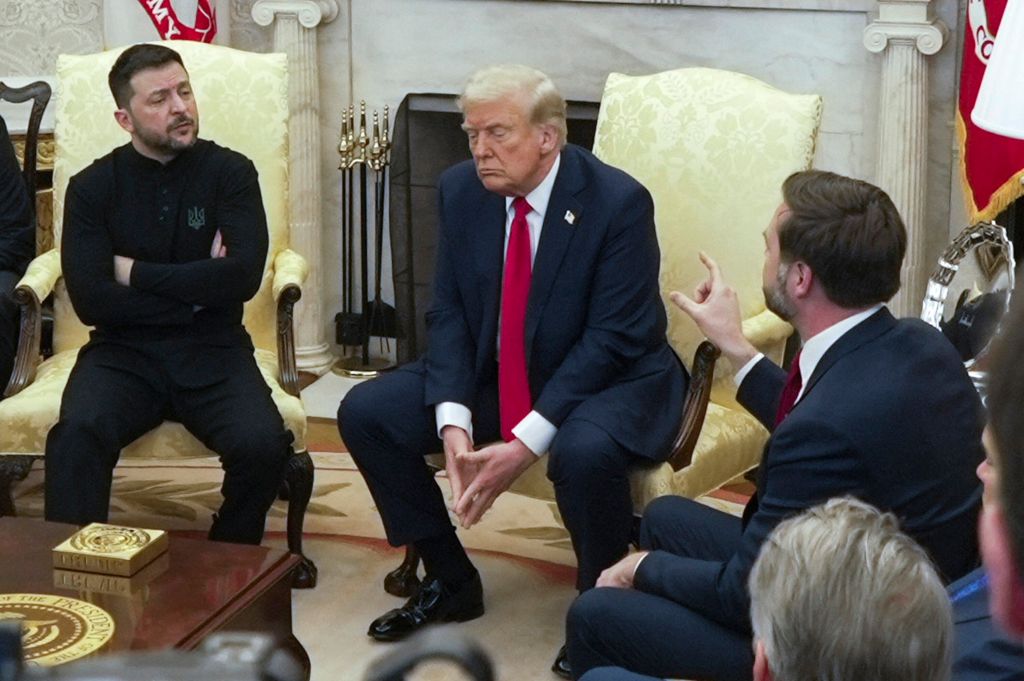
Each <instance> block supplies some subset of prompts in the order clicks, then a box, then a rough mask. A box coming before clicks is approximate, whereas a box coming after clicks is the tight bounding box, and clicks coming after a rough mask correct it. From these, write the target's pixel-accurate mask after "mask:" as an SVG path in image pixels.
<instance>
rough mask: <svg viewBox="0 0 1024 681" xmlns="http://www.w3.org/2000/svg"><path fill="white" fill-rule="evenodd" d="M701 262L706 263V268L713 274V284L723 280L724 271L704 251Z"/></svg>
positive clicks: (701, 253) (701, 254)
mask: <svg viewBox="0 0 1024 681" xmlns="http://www.w3.org/2000/svg"><path fill="white" fill-rule="evenodd" d="M700 261H701V262H702V263H704V267H706V268H708V272H710V273H711V282H712V284H714V283H717V282H719V281H721V280H722V270H721V269H720V268H719V267H718V263H717V262H715V260H714V258H712V257H711V256H710V255H708V254H707V253H705V252H704V251H701V252H700Z"/></svg>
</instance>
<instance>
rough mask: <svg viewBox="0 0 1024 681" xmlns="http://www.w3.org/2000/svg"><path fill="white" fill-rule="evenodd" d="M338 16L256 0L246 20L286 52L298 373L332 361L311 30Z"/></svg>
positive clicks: (314, 2) (314, 3) (313, 7)
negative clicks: (303, 270) (299, 275)
mask: <svg viewBox="0 0 1024 681" xmlns="http://www.w3.org/2000/svg"><path fill="white" fill-rule="evenodd" d="M337 16H338V2H337V0H256V3H255V4H254V5H253V7H252V18H253V20H254V21H255V22H256V23H257V24H259V25H260V26H269V25H270V24H271V23H273V24H274V51H275V52H284V53H285V54H287V55H288V108H289V111H290V114H291V115H290V118H289V122H288V138H289V143H288V149H289V151H288V156H289V159H288V160H289V174H288V193H289V198H288V208H289V216H290V219H291V245H292V248H293V249H294V250H295V251H297V252H298V253H301V254H302V255H303V256H305V258H306V259H307V260H308V261H309V278H308V279H307V280H306V283H305V285H304V286H303V287H302V299H301V300H300V301H299V303H298V305H297V306H296V311H297V314H296V328H295V331H296V339H295V345H296V353H295V354H296V360H297V362H298V368H299V370H300V371H308V372H311V373H315V374H322V373H324V372H325V371H327V370H328V369H329V368H330V366H331V364H333V362H334V355H332V354H331V352H330V348H329V347H328V345H327V343H326V342H325V341H324V337H323V334H324V327H323V322H322V314H323V301H322V293H323V263H322V262H321V257H320V253H321V248H320V237H321V233H322V220H323V219H322V213H321V210H322V206H321V200H320V122H319V118H320V86H319V83H318V81H317V34H316V28H317V26H319V25H320V24H326V23H328V22H330V21H333V20H334V18H335V17H337Z"/></svg>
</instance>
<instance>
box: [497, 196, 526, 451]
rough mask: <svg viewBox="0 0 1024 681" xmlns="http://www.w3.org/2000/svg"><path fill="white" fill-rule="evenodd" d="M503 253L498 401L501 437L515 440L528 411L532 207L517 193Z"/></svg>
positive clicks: (506, 439)
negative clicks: (527, 344)
mask: <svg viewBox="0 0 1024 681" xmlns="http://www.w3.org/2000/svg"><path fill="white" fill-rule="evenodd" d="M512 207H513V208H515V209H516V214H515V217H513V218H512V229H511V230H510V233H509V236H508V249H507V250H506V252H505V274H504V277H503V280H502V285H501V348H500V349H499V351H498V403H499V405H500V408H501V437H502V438H504V439H505V441H506V442H511V441H512V440H513V439H515V436H514V435H513V434H512V429H513V428H514V427H515V426H516V425H517V424H518V423H519V422H520V421H522V420H523V418H524V417H525V416H526V415H527V414H529V413H530V408H531V404H530V384H529V381H528V380H527V377H526V303H527V300H528V299H529V297H530V275H531V271H532V269H533V267H532V265H531V263H530V226H529V225H528V224H527V222H526V215H527V213H529V212H530V211H531V210H533V209H532V208H531V207H530V204H529V203H527V202H526V199H524V198H523V197H521V196H519V197H516V199H515V200H514V201H513V202H512Z"/></svg>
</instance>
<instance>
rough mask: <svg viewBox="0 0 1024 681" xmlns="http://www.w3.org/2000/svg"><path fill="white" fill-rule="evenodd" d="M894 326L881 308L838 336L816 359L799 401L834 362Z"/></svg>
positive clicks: (805, 396) (802, 399) (798, 403)
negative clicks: (816, 361) (812, 371)
mask: <svg viewBox="0 0 1024 681" xmlns="http://www.w3.org/2000/svg"><path fill="white" fill-rule="evenodd" d="M895 326H896V319H895V317H893V316H892V313H891V312H889V310H888V309H887V308H884V307H883V308H882V309H881V310H879V311H878V312H876V313H875V314H873V315H871V316H870V317H868V318H867V319H865V320H864V321H863V322H861V323H860V324H858V325H857V326H855V327H853V328H852V329H850V330H849V331H847V332H846V333H845V334H843V335H842V336H840V338H839V340H837V341H836V342H835V343H833V344H832V347H830V348H829V349H828V350H827V351H826V352H825V354H824V356H823V357H822V358H821V360H819V361H818V366H816V367H814V373H812V374H811V378H810V380H809V381H807V385H806V386H805V387H804V393H803V395H801V397H800V402H803V401H804V400H805V399H806V398H807V395H808V393H810V392H811V390H813V389H814V386H815V384H816V383H817V382H818V381H820V380H821V377H822V376H824V375H825V374H826V373H828V370H829V369H831V368H832V367H833V366H834V365H835V363H836V362H838V361H839V360H840V359H842V358H843V357H844V356H846V355H848V354H849V353H851V352H853V351H854V350H856V349H857V348H859V347H860V346H862V345H864V344H865V343H867V342H869V341H872V340H874V339H875V338H878V337H879V336H881V335H882V334H883V333H886V332H887V331H890V330H892V329H893V328H894V327H895ZM800 402H797V404H796V405H795V406H794V407H793V408H794V409H796V408H797V407H799V406H800Z"/></svg>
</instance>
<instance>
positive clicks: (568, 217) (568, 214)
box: [565, 210, 576, 225]
mask: <svg viewBox="0 0 1024 681" xmlns="http://www.w3.org/2000/svg"><path fill="white" fill-rule="evenodd" d="M565 221H566V222H568V223H569V224H570V225H574V224H576V214H575V213H573V212H572V211H571V210H567V211H565Z"/></svg>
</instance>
